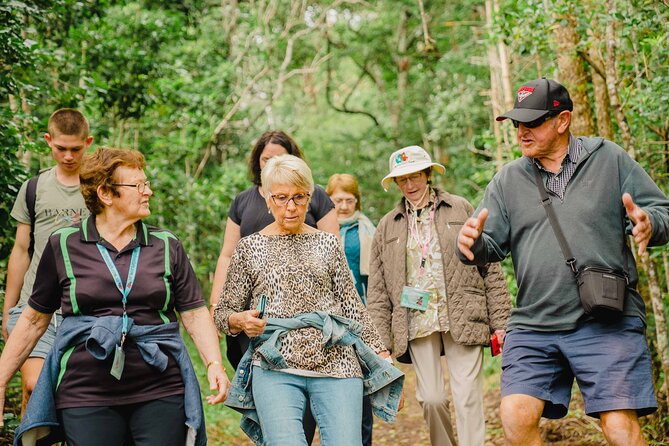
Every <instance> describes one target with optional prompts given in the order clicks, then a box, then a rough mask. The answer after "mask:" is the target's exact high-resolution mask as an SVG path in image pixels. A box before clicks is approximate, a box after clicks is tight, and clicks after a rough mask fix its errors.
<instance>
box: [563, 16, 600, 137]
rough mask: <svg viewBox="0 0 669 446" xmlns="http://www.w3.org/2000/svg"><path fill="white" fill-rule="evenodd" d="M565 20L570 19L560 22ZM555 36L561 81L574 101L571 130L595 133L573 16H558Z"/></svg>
mask: <svg viewBox="0 0 669 446" xmlns="http://www.w3.org/2000/svg"><path fill="white" fill-rule="evenodd" d="M559 19H562V20H559ZM564 20H567V21H568V24H567V25H562V24H560V22H561V21H564ZM555 38H556V41H557V54H558V56H557V66H558V71H559V72H560V81H561V83H562V84H563V85H564V86H565V87H567V90H569V95H570V96H571V100H572V102H573V103H574V113H573V114H572V118H571V131H572V133H574V134H575V135H584V136H590V135H593V134H594V133H595V126H594V123H593V120H592V109H591V108H590V101H589V100H588V94H587V80H588V79H587V77H588V76H587V74H586V72H585V69H584V68H583V60H582V59H581V57H580V56H579V55H578V52H577V51H576V49H577V47H578V44H579V40H580V38H579V36H578V34H577V33H576V25H575V24H574V23H573V19H572V18H571V17H559V18H558V25H557V26H556V28H555Z"/></svg>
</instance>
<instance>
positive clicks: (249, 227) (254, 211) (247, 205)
mask: <svg viewBox="0 0 669 446" xmlns="http://www.w3.org/2000/svg"><path fill="white" fill-rule="evenodd" d="M332 209H334V204H333V203H332V200H330V197H329V196H328V194H327V193H326V192H325V190H324V189H323V188H322V187H320V186H316V187H315V188H314V193H313V194H312V196H311V201H310V202H309V209H308V210H307V216H306V218H305V220H304V222H305V223H306V224H308V225H309V226H311V227H313V228H315V227H316V223H318V220H320V219H321V218H323V217H325V215H327V213H328V212H330V211H331V210H332ZM228 216H229V217H230V220H232V221H233V222H235V224H237V225H239V232H240V234H241V236H242V237H246V236H247V235H251V234H254V233H256V232H260V231H262V230H263V229H264V228H265V227H266V226H267V225H270V224H272V223H274V216H273V215H272V214H271V213H269V212H268V209H267V203H266V202H265V199H264V198H263V196H262V195H260V191H259V190H258V186H252V187H250V188H249V189H246V190H245V191H244V192H241V193H240V194H239V195H237V196H236V197H235V199H234V201H233V202H232V206H231V207H230V213H229V214H228Z"/></svg>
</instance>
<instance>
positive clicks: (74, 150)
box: [2, 108, 93, 414]
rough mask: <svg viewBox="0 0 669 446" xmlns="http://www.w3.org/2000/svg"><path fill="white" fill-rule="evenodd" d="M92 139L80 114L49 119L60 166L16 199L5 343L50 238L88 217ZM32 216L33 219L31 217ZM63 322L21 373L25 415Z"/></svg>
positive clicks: (61, 112)
mask: <svg viewBox="0 0 669 446" xmlns="http://www.w3.org/2000/svg"><path fill="white" fill-rule="evenodd" d="M88 133H89V126H88V121H87V120H86V118H85V117H84V115H83V114H82V113H81V112H79V111H78V110H74V109H69V108H64V109H60V110H57V111H55V112H54V113H53V114H52V115H51V116H50V117H49V122H48V132H47V133H45V134H44V139H45V140H46V142H47V144H48V145H49V147H50V148H51V155H52V156H53V159H54V160H55V162H56V165H55V166H54V167H53V168H51V169H49V170H46V171H44V172H42V173H41V174H40V175H39V179H38V180H37V186H36V189H33V191H34V192H29V188H28V183H29V181H30V180H29V181H26V182H25V183H23V185H22V186H21V189H20V190H19V193H18V195H17V197H16V201H15V202H14V207H13V209H12V213H11V215H12V217H13V218H14V219H15V220H16V221H17V222H18V226H17V228H16V239H15V241H14V247H13V248H12V252H11V254H10V256H9V264H8V266H7V284H6V288H5V302H4V307H3V311H2V335H3V337H4V338H5V340H6V339H7V338H8V336H9V333H10V332H11V330H12V328H13V327H14V325H15V324H16V321H17V320H18V318H19V316H20V315H21V312H22V311H23V307H24V306H25V304H26V302H27V301H28V298H29V297H30V294H31V292H32V288H33V283H34V281H35V274H36V271H37V266H38V265H39V261H40V258H41V256H42V251H43V250H44V246H45V244H46V241H47V239H48V238H49V235H51V233H52V232H53V231H55V230H57V229H60V228H62V227H66V226H71V225H72V224H75V223H78V222H79V221H80V220H81V219H82V218H83V217H85V216H87V215H88V209H86V205H85V203H84V199H83V197H82V196H81V192H80V191H79V167H80V165H81V160H82V158H83V156H84V153H86V150H87V149H88V147H89V146H90V145H91V142H92V141H93V137H92V136H90V135H89V134H88ZM30 193H32V194H34V195H33V197H32V201H33V203H34V204H33V206H32V207H33V209H30V207H31V206H29V204H28V201H29V200H27V194H30ZM31 212H33V213H34V214H33V215H34V216H32V217H31ZM33 222H34V227H33ZM33 243H34V246H33V252H32V253H31V252H30V251H31V244H33ZM59 318H60V315H57V314H56V315H54V319H53V321H52V323H51V325H50V327H49V329H48V330H47V332H46V333H45V334H44V336H43V337H42V338H41V339H40V341H39V342H38V344H37V345H36V346H35V349H34V350H33V351H32V352H31V354H30V357H29V358H28V359H27V360H26V362H25V363H24V364H23V366H22V367H21V381H22V387H23V402H22V406H21V414H23V412H24V410H25V407H26V405H27V404H28V399H29V398H30V394H31V393H32V390H33V388H34V387H35V383H36V382H37V378H38V377H39V373H40V370H41V369H42V365H43V364H44V358H46V355H47V353H48V352H49V350H50V349H51V346H52V345H53V340H54V338H55V332H56V328H57V325H58V319H59Z"/></svg>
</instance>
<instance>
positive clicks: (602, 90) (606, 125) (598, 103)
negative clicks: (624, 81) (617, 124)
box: [588, 44, 614, 141]
mask: <svg viewBox="0 0 669 446" xmlns="http://www.w3.org/2000/svg"><path fill="white" fill-rule="evenodd" d="M595 46H596V44H592V45H591V46H590V49H589V50H588V53H589V55H590V60H593V61H598V62H601V58H600V55H599V53H598V51H597V50H596V48H595ZM600 65H601V66H604V64H603V63H600ZM590 75H591V77H592V86H593V88H594V91H595V115H596V117H597V132H598V134H599V136H601V137H604V138H606V139H608V140H611V141H612V140H613V139H614V131H613V123H612V122H611V114H610V110H611V103H610V102H609V93H608V91H607V90H606V79H604V77H602V76H601V75H600V74H599V73H598V72H597V70H596V69H595V68H594V67H593V66H591V67H590Z"/></svg>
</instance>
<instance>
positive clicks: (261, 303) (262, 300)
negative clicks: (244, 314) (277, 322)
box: [256, 294, 267, 319]
mask: <svg viewBox="0 0 669 446" xmlns="http://www.w3.org/2000/svg"><path fill="white" fill-rule="evenodd" d="M266 307H267V296H265V295H264V294H261V295H260V296H259V297H258V306H257V307H256V310H258V311H260V314H258V319H262V318H264V317H265V308H266Z"/></svg>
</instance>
